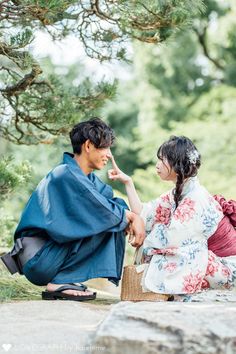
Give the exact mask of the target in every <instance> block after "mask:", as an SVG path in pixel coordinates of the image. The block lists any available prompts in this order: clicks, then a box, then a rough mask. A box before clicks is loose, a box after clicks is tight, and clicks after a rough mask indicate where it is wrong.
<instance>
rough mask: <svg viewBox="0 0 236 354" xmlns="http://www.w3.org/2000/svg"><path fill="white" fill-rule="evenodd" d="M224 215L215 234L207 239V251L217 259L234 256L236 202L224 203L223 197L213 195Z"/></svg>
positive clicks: (235, 244) (235, 247) (235, 251)
mask: <svg viewBox="0 0 236 354" xmlns="http://www.w3.org/2000/svg"><path fill="white" fill-rule="evenodd" d="M214 198H215V200H217V202H218V203H219V204H220V206H221V207H222V211H223V213H224V215H225V216H224V217H223V219H222V220H221V221H220V223H219V225H218V228H217V230H216V231H215V233H214V234H213V235H212V236H211V237H209V239H208V249H209V250H210V251H212V252H213V253H215V255H217V256H219V257H227V256H235V255H236V230H235V227H236V201H234V200H229V201H226V200H225V198H224V197H222V196H219V195H214Z"/></svg>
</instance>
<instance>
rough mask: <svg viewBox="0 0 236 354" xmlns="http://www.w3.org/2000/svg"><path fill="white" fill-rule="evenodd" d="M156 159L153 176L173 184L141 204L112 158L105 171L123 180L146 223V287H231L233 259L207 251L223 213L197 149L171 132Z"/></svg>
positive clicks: (178, 290)
mask: <svg viewBox="0 0 236 354" xmlns="http://www.w3.org/2000/svg"><path fill="white" fill-rule="evenodd" d="M157 157H158V162H157V165H156V169H157V174H158V175H159V176H160V178H161V179H162V180H164V181H171V182H174V183H175V187H174V188H173V189H172V190H170V191H168V192H167V193H164V194H163V195H161V196H160V197H159V198H158V199H155V200H153V201H150V202H148V203H141V201H140V199H139V197H138V195H137V193H136V190H135V187H134V184H133V182H132V179H131V178H130V177H129V176H127V175H126V174H124V173H123V172H122V171H121V170H120V169H119V168H118V166H117V165H116V163H115V161H114V159H113V169H112V170H109V178H110V179H112V180H119V181H121V182H122V183H124V184H125V187H126V192H127V196H128V199H129V204H130V208H131V210H132V211H133V212H135V213H137V214H139V215H141V216H142V218H143V219H144V221H145V226H146V238H145V240H144V243H143V254H144V263H146V269H145V272H144V276H143V280H142V286H143V289H144V291H145V290H146V291H153V292H156V293H163V294H192V293H195V292H198V291H200V290H201V289H206V288H227V289H228V288H231V287H232V286H233V285H234V284H235V282H236V281H235V280H236V257H235V258H233V257H230V258H229V257H224V258H220V257H218V256H217V255H216V254H214V253H213V252H212V251H210V250H208V243H207V241H208V239H209V238H210V237H211V236H212V235H214V234H215V232H216V231H217V228H218V226H219V224H220V223H221V222H222V220H223V218H224V214H223V211H222V208H221V206H220V204H219V203H218V202H217V201H216V200H215V199H214V198H213V197H212V196H211V195H210V194H209V193H208V191H207V190H206V189H205V188H204V187H203V186H201V185H200V183H199V180H198V178H197V173H198V169H199V167H200V165H201V157H200V154H199V152H198V150H197V148H196V147H195V145H194V144H193V143H192V141H191V140H190V139H188V138H186V137H176V136H173V137H171V138H170V139H169V140H168V141H166V142H165V143H164V144H162V145H161V146H160V148H159V149H158V152H157ZM235 240H236V235H235ZM235 254H236V253H235Z"/></svg>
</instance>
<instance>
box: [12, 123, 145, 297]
mask: <svg viewBox="0 0 236 354" xmlns="http://www.w3.org/2000/svg"><path fill="white" fill-rule="evenodd" d="M70 139H71V144H72V147H73V153H74V154H70V153H64V157H63V162H62V163H61V164H60V165H58V166H57V167H55V168H54V169H53V170H52V171H51V172H49V174H48V175H47V176H46V177H44V178H43V180H42V181H41V182H40V183H39V185H38V186H37V188H36V190H35V191H34V192H33V194H32V195H31V197H30V199H29V201H28V203H27V205H26V207H25V209H24V211H23V214H22V217H21V220H20V223H19V225H18V227H17V229H16V232H15V252H13V253H14V254H15V255H17V257H18V260H19V264H20V265H21V271H22V274H24V275H25V276H26V277H27V279H28V280H29V281H30V282H32V283H34V284H36V285H46V286H47V287H46V291H44V292H43V293H42V297H43V299H71V300H78V301H83V300H91V299H94V298H95V297H96V293H92V292H91V291H89V290H88V289H87V287H86V286H85V285H83V284H78V283H80V282H83V281H86V280H88V279H91V278H98V277H99V278H101V277H102V278H108V280H110V281H111V282H113V283H114V284H116V285H118V283H119V280H120V277H121V272H122V265H123V258H124V250H125V229H126V228H127V227H128V226H129V227H131V229H132V234H134V241H133V242H132V245H133V246H135V247H136V246H140V245H141V244H142V242H143V239H144V224H143V221H142V220H141V218H140V217H139V216H137V215H136V214H134V213H132V212H130V211H129V210H127V209H128V208H127V205H126V204H125V202H124V201H123V200H122V199H119V198H114V197H113V192H112V188H111V187H110V186H108V185H106V184H104V183H103V182H102V181H101V180H100V179H99V178H98V177H97V176H96V175H95V174H94V173H93V171H94V170H101V169H102V168H103V167H104V166H105V165H106V164H107V163H108V161H109V159H110V158H111V156H112V155H111V151H110V147H111V145H112V143H113V141H114V134H113V131H112V129H111V128H110V127H108V126H107V125H106V124H105V123H104V122H103V121H102V120H101V119H99V118H93V119H91V120H89V121H85V122H82V123H79V124H77V125H75V126H74V128H73V129H72V131H71V132H70ZM21 241H22V243H20V247H18V246H19V242H21ZM16 245H17V247H16ZM22 245H23V246H22ZM32 247H33V251H32ZM18 248H19V249H20V251H19V249H18ZM22 248H23V252H22ZM35 252H36V253H35Z"/></svg>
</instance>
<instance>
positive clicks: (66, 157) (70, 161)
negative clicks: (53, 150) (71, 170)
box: [62, 152, 81, 169]
mask: <svg viewBox="0 0 236 354" xmlns="http://www.w3.org/2000/svg"><path fill="white" fill-rule="evenodd" d="M62 163H63V164H66V165H71V166H73V167H79V165H78V163H77V162H76V161H75V159H74V154H71V153H70V152H64V154H63V159H62ZM79 169H81V168H80V167H79Z"/></svg>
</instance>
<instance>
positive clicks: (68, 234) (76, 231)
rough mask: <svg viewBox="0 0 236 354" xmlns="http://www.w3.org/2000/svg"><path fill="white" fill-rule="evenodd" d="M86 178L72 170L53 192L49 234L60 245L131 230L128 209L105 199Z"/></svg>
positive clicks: (52, 189) (59, 181)
mask: <svg viewBox="0 0 236 354" xmlns="http://www.w3.org/2000/svg"><path fill="white" fill-rule="evenodd" d="M83 178H84V183H83ZM86 178H87V177H80V178H77V176H76V175H74V174H73V173H71V171H70V170H68V171H67V173H66V175H65V176H64V178H62V179H58V180H57V181H55V182H54V183H53V185H52V186H51V188H50V193H51V198H50V199H51V202H50V211H49V212H48V213H47V222H46V224H47V232H48V233H49V235H50V236H51V237H52V239H54V240H55V241H56V242H58V243H64V242H69V241H75V240H78V239H81V238H84V237H90V236H93V235H98V234H100V233H104V232H118V231H123V230H124V229H125V228H126V226H127V220H126V215H125V207H124V206H121V205H120V204H118V203H117V202H116V201H114V200H113V199H107V198H106V197H104V196H103V195H102V194H101V193H99V192H98V191H97V190H96V188H95V187H94V186H93V184H92V183H89V184H87V180H86ZM53 199H54V200H53Z"/></svg>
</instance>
